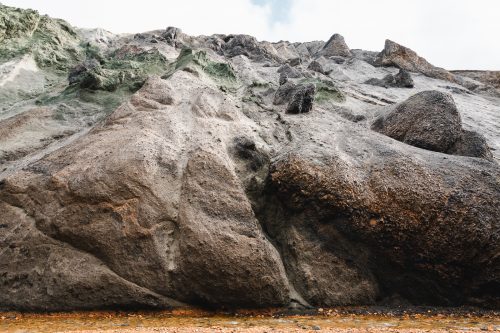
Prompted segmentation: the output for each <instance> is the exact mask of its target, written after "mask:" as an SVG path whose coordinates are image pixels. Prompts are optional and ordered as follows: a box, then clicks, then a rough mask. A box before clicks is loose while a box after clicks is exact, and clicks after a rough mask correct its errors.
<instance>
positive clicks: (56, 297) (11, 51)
mask: <svg viewBox="0 0 500 333" xmlns="http://www.w3.org/2000/svg"><path fill="white" fill-rule="evenodd" d="M101 39H102V40H101ZM0 40H1V42H0V310H31V311H58V310H79V309H87V310H94V309H102V308H106V309H129V308H133V309H138V308H156V309H158V308H160V309H164V308H168V307H176V306H202V307H210V308H218V309H221V308H224V309H231V308H241V307H247V308H259V307H260V308H261V307H289V306H291V307H297V306H299V307H309V306H313V307H324V306H338V305H362V304H363V305H364V304H368V305H377V304H384V303H386V301H387V300H388V299H389V300H390V299H394V298H398V299H401V300H402V301H403V302H405V303H407V304H414V305H450V306H458V305H478V306H483V307H490V308H499V307H500V302H499V300H500V257H499V255H498V253H500V240H499V235H500V206H499V205H498V202H500V183H499V182H500V166H499V164H498V163H497V162H498V161H500V139H499V138H500V126H499V124H500V96H498V95H495V94H494V93H493V91H496V89H495V87H494V86H493V85H492V84H493V82H492V83H485V82H487V81H486V80H488V82H490V81H489V80H490V79H489V77H490V76H488V79H487V78H486V77H485V76H484V75H486V74H484V73H483V74H484V75H483V74H479V73H462V74H463V75H462V74H455V75H454V77H455V78H456V80H457V82H454V81H453V80H451V81H450V80H448V79H449V78H448V77H447V76H439V75H434V76H433V78H431V77H429V76H428V75H429V73H430V75H433V72H432V71H433V70H435V69H433V68H430V67H429V66H428V63H426V62H425V61H424V60H422V59H420V58H418V56H416V55H415V54H414V53H411V52H409V51H407V50H405V49H403V48H396V51H397V52H392V53H391V52H388V55H387V57H386V56H385V55H384V56H383V57H382V58H384V57H385V58H384V59H386V60H388V59H394V62H390V61H389V62H388V63H385V64H384V65H385V67H380V66H374V65H373V64H374V58H375V54H374V53H373V52H370V51H364V50H353V51H352V52H351V51H349V49H348V48H347V46H346V45H345V43H344V42H343V39H342V38H341V37H339V36H334V37H332V39H331V40H330V41H329V42H328V43H326V44H325V43H324V42H322V41H313V42H304V43H290V42H286V41H280V42H276V43H271V42H264V41H258V40H257V39H255V38H253V37H251V36H246V35H222V34H216V35H212V36H189V35H187V34H184V33H182V32H180V30H179V29H177V28H168V29H167V30H165V29H162V30H155V31H149V32H141V33H139V34H130V35H129V34H126V35H113V34H111V33H107V32H106V33H103V32H99V31H93V30H85V29H77V28H74V27H72V26H71V25H69V24H68V23H66V22H64V21H62V20H57V19H52V18H50V17H48V16H41V15H39V14H38V13H37V12H35V11H31V10H22V9H15V8H11V7H6V6H1V5H0ZM322 50H323V51H324V52H326V53H327V55H324V56H323V55H321V54H320V53H321V51H322ZM403 51H404V52H403ZM348 52H350V53H351V54H352V56H351V55H348ZM339 53H341V54H339ZM332 54H333V55H332ZM314 62H317V63H318V64H319V65H320V66H321V70H320V68H319V67H318V66H316V64H314ZM311 64H313V65H311ZM426 64H427V65H426ZM405 66H407V67H410V68H407V67H405ZM307 67H309V68H307ZM426 70H427V72H426ZM405 71H408V72H409V71H411V80H410V77H409V76H408V72H405ZM429 71H430V72H429ZM283 73H285V74H283ZM422 73H423V74H422ZM282 74H283V75H282ZM424 74H425V75H424ZM384 77H386V78H387V79H386V80H384V81H382V83H383V84H382V86H383V87H379V86H374V85H369V84H363V83H364V82H366V81H367V80H369V79H370V78H384ZM412 80H413V89H402V88H401V87H403V86H404V87H409V86H410V83H411V81H412ZM482 81H484V82H482ZM491 89H493V91H492V90H491ZM372 125H373V129H375V131H374V130H372V128H371V126H372ZM377 131H380V132H381V133H378V132H377ZM382 133H383V134H382ZM390 136H392V137H394V138H395V139H393V138H392V137H390ZM398 140H401V141H398ZM412 145H416V146H418V147H414V146H412ZM419 147H422V148H424V149H422V148H419ZM489 147H491V149H490V148H489ZM434 150H436V151H434ZM478 157H479V158H478Z"/></svg>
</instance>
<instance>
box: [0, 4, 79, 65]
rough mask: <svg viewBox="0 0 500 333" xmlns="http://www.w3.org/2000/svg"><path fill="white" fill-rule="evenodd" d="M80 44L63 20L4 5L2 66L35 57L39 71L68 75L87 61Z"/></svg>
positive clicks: (0, 7)
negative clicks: (30, 56)
mask: <svg viewBox="0 0 500 333" xmlns="http://www.w3.org/2000/svg"><path fill="white" fill-rule="evenodd" d="M80 44H81V38H80V36H79V34H78V33H77V32H76V31H75V30H74V29H73V27H71V26H70V25H69V24H68V23H67V22H65V21H63V20H59V19H52V18H49V17H48V16H42V15H40V14H39V13H38V12H37V11H35V10H29V9H28V10H23V9H18V8H12V7H7V6H3V5H0V62H5V61H9V60H12V59H15V58H17V57H20V56H22V55H24V54H32V55H33V57H34V59H35V61H36V62H37V65H38V66H39V67H41V68H53V69H55V70H58V71H66V70H67V69H68V68H69V67H71V66H73V65H74V64H75V63H77V62H78V61H81V60H83V59H84V55H85V52H84V51H85V50H84V49H83V48H82V47H81V46H80Z"/></svg>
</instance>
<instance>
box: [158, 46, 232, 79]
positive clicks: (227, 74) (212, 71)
mask: <svg viewBox="0 0 500 333" xmlns="http://www.w3.org/2000/svg"><path fill="white" fill-rule="evenodd" d="M190 65H194V66H196V67H199V68H200V69H201V70H202V71H203V72H204V73H206V74H207V75H208V76H209V77H211V78H212V79H213V80H214V81H216V82H217V83H223V84H233V83H236V81H237V78H236V74H235V72H234V70H233V68H232V67H231V65H229V64H227V63H223V62H215V61H212V60H211V59H210V58H209V57H208V55H207V53H206V52H205V51H199V52H193V50H192V49H190V48H184V49H182V50H181V53H180V54H179V56H178V57H177V59H176V60H175V61H174V62H173V63H171V64H170V66H169V68H168V70H167V72H166V73H165V74H164V75H163V76H162V78H164V79H167V78H169V77H170V76H172V74H174V73H175V72H176V71H177V70H181V69H184V68H186V67H187V66H190Z"/></svg>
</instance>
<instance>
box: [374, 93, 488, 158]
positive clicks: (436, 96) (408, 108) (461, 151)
mask: <svg viewBox="0 0 500 333" xmlns="http://www.w3.org/2000/svg"><path fill="white" fill-rule="evenodd" d="M371 128H372V129H373V130H375V131H377V132H379V133H382V134H385V135H387V136H390V137H391V138H393V139H396V140H398V141H401V142H405V143H407V144H410V145H412V146H415V147H420V148H424V149H428V150H433V151H438V152H442V153H454V154H456V155H464V156H473V157H481V158H486V159H492V155H491V152H490V150H489V148H488V145H487V144H486V140H485V139H484V137H482V136H481V135H480V134H478V133H475V132H471V131H464V130H463V129H462V120H461V118H460V114H459V112H458V110H457V107H456V105H455V102H454V101H453V98H452V97H451V95H449V94H446V93H442V92H439V91H432V90H431V91H423V92H420V93H418V94H416V95H414V96H412V97H410V98H408V99H407V100H406V101H404V102H402V103H400V104H398V105H397V106H396V107H395V108H394V109H393V110H390V111H389V112H388V113H387V114H386V115H383V116H381V117H379V118H378V119H377V120H375V122H374V123H373V124H372V127H371Z"/></svg>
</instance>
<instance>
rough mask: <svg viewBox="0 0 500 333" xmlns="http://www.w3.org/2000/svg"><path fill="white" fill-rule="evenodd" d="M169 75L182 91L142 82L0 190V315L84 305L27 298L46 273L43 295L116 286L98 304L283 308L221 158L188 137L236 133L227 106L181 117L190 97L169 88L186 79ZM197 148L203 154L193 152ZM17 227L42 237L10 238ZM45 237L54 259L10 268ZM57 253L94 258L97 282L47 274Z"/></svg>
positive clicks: (264, 248)
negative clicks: (9, 310)
mask: <svg viewBox="0 0 500 333" xmlns="http://www.w3.org/2000/svg"><path fill="white" fill-rule="evenodd" d="M178 76H179V78H178V80H177V83H178V84H179V86H175V85H174V86H172V85H171V84H168V83H166V82H164V81H163V80H161V79H158V78H157V79H151V80H150V81H148V83H147V84H146V86H145V87H144V88H143V89H142V90H141V91H140V92H139V93H138V94H136V95H134V97H133V98H132V100H131V101H130V102H129V103H126V104H124V105H123V106H122V107H120V108H119V109H118V110H117V111H115V112H114V113H113V115H112V116H111V117H110V118H108V119H107V121H106V122H105V124H103V126H102V127H100V128H98V129H96V130H94V131H93V132H92V133H90V134H89V135H88V136H86V137H85V138H82V139H81V140H79V141H78V142H76V143H75V144H73V145H71V146H69V147H67V148H65V149H62V150H60V151H58V152H56V153H54V154H53V155H50V156H48V157H47V158H46V159H43V160H41V161H40V162H38V163H36V164H35V165H32V166H31V167H30V168H29V169H27V170H26V171H23V172H22V173H20V174H17V175H14V176H13V177H10V178H7V179H6V180H5V181H4V182H3V183H2V192H1V202H2V206H3V208H4V211H7V212H8V213H9V215H8V216H7V217H2V223H5V224H2V225H4V228H3V229H2V230H3V234H4V235H6V236H8V237H7V239H2V248H8V249H9V251H4V252H2V260H1V262H2V270H1V272H0V275H1V276H2V277H3V278H2V284H1V289H2V293H1V294H2V296H1V297H2V298H1V299H0V304H2V306H3V307H16V308H22V309H29V308H30V307H32V308H37V307H40V308H44V309H47V310H67V309H71V308H74V307H78V304H82V303H78V302H79V301H78V302H77V300H76V299H75V301H74V302H73V303H72V304H71V306H70V305H68V303H69V302H70V301H69V300H68V303H59V302H54V303H50V302H44V301H43V300H38V302H37V301H36V300H33V299H32V298H30V295H29V293H30V291H29V289H27V288H26V286H27V285H28V284H33V283H41V282H40V279H42V277H44V274H45V278H46V279H48V280H49V281H52V279H57V280H58V282H57V284H54V286H52V287H51V288H53V289H54V290H52V291H47V292H48V293H49V295H50V296H61V294H62V293H63V292H64V291H65V292H68V289H67V288H68V287H70V288H71V289H70V290H73V291H72V292H73V293H74V295H75V297H78V295H79V294H85V293H86V291H85V289H86V288H87V287H86V286H88V288H90V291H91V292H92V291H94V290H95V293H96V294H97V295H98V293H99V290H100V288H103V286H105V285H106V283H110V284H113V283H114V282H113V279H114V280H117V281H122V282H121V284H123V286H117V287H116V288H115V290H114V291H115V295H114V296H113V298H112V299H110V300H109V302H108V303H103V304H102V306H106V305H113V306H134V305H144V306H147V305H174V304H175V303H169V302H167V301H163V303H162V302H160V301H162V300H163V298H164V297H162V296H159V295H170V297H172V298H175V299H178V300H182V301H184V302H188V303H195V304H206V305H212V306H216V305H218V306H220V305H223V304H228V305H236V304H237V305H241V306H254V307H255V306H278V305H285V304H287V303H288V301H289V287H288V282H287V279H286V277H285V273H284V269H283V266H282V263H281V261H280V259H279V254H278V252H277V251H276V250H275V249H274V247H273V246H272V245H271V244H270V243H269V242H268V241H267V240H266V238H265V236H264V234H263V233H262V231H261V229H260V226H259V223H258V221H257V220H256V218H255V216H254V214H253V212H252V209H251V206H250V203H249V201H248V200H247V199H246V197H245V195H244V191H243V188H242V187H241V185H240V184H239V182H238V180H237V178H236V176H235V174H234V171H232V169H231V168H230V165H228V158H229V157H228V156H227V153H225V149H215V150H214V148H212V147H211V146H212V145H213V142H212V141H206V140H203V138H202V137H203V134H201V136H202V137H199V135H198V134H197V133H198V132H199V131H200V130H201V129H202V128H207V129H208V128H210V127H212V126H215V127H214V128H216V127H217V125H218V123H219V122H220V121H223V122H225V123H226V126H225V127H227V126H228V125H230V124H234V123H235V122H234V121H231V119H232V118H233V117H234V116H236V115H235V114H234V107H233V106H231V105H230V104H229V103H227V102H225V101H224V98H223V96H222V95H221V93H218V92H217V91H205V92H204V93H200V95H199V96H198V101H197V102H195V104H193V105H192V106H191V111H188V113H186V111H185V110H183V108H180V107H179V105H181V104H182V103H185V100H184V99H185V98H190V96H185V95H184V96H183V95H182V92H181V93H176V92H175V91H176V90H177V91H182V90H181V89H180V88H181V87H182V84H186V83H187V82H186V81H190V82H191V83H190V84H191V85H192V84H193V78H191V77H190V76H189V75H188V74H187V73H186V74H184V73H182V72H181V73H180V75H178ZM183 82H184V83H183ZM200 88H201V87H200ZM205 89H207V88H205ZM205 103H208V105H209V107H206V106H205ZM207 112H211V114H207ZM186 117H188V119H189V118H190V120H189V121H187V120H188V119H186ZM223 119H226V120H225V121H224V120H223ZM233 120H234V119H233ZM189 123H191V125H189ZM203 123H205V125H203ZM211 123H212V124H211ZM182 124H185V125H182ZM228 128H229V127H228ZM202 132H204V131H203V130H202ZM235 133H237V131H235ZM197 141H198V142H203V143H202V144H201V145H204V144H206V148H205V149H204V148H202V147H201V146H198V147H196V146H197V144H195V145H194V146H193V143H195V142H197ZM221 146H222V144H221ZM77 161H80V162H77ZM9 217H10V218H9ZM12 217H14V218H12ZM23 225H25V226H29V229H30V231H31V232H32V233H33V234H34V235H36V237H37V238H38V239H41V240H40V241H39V242H32V241H28V240H27V239H26V235H25V232H23V233H19V234H16V230H17V229H18V228H23V227H22V226H23ZM25 228H26V227H24V228H23V229H25ZM26 232H27V231H26ZM43 239H47V240H49V242H50V243H52V244H54V245H53V246H54V247H57V248H58V250H57V251H55V252H54V253H52V254H51V256H49V257H48V258H47V257H35V258H32V259H31V260H36V258H43V259H42V262H43V266H41V267H40V268H37V267H38V266H37V265H38V263H37V265H34V266H31V267H28V268H27V269H26V270H25V269H23V266H29V264H25V265H23V266H21V267H19V266H18V262H19V261H22V260H23V258H26V257H30V254H31V253H33V254H35V253H37V252H38V250H37V248H38V247H41V246H42V245H43ZM50 243H49V244H50ZM48 246H49V245H47V246H46V248H47V247H48ZM45 251H49V249H47V250H45ZM59 252H60V253H61V255H62V254H64V255H65V256H70V253H71V252H73V253H76V252H79V253H84V254H85V255H84V257H88V258H91V259H87V261H84V262H85V264H86V265H87V266H97V268H94V267H91V268H92V270H90V271H93V270H96V269H99V271H100V275H97V276H95V277H92V278H90V277H85V279H86V280H89V279H90V280H89V281H87V282H85V280H83V281H81V280H80V279H79V276H81V274H82V272H83V271H84V270H85V267H84V266H82V268H81V270H77V271H74V272H73V271H72V270H71V269H69V267H70V265H71V264H72V261H71V260H69V259H68V260H67V262H66V263H60V264H58V265H61V266H60V267H61V269H66V270H67V272H66V275H64V276H59V275H58V273H57V271H54V272H50V270H51V268H52V266H51V260H55V261H56V262H57V257H58V256H59V255H60V254H59ZM36 255H37V256H39V255H40V254H38V253H37V254H36ZM75 257H76V258H78V257H79V256H78V255H75ZM51 258H53V259H51ZM74 260H77V259H73V261H74ZM78 260H84V259H78ZM64 265H65V266H64ZM51 274H54V275H51ZM56 277H57V278H56ZM92 279H95V281H96V282H97V281H99V284H97V285H93V283H92V282H93V280H92ZM102 279H106V280H107V281H106V282H105V281H102ZM139 286H141V287H139ZM58 288H60V289H58ZM134 288H135V289H136V290H134ZM221 290H224V292H221ZM41 291H42V290H40V292H41ZM139 291H141V292H139ZM52 294H53V295H52ZM101 296H102V297H106V294H103V295H101ZM88 297H89V298H91V297H92V296H88ZM93 297H96V296H93ZM154 297H156V299H154ZM30 301H33V302H30ZM92 306H95V303H89V304H88V307H92Z"/></svg>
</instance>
